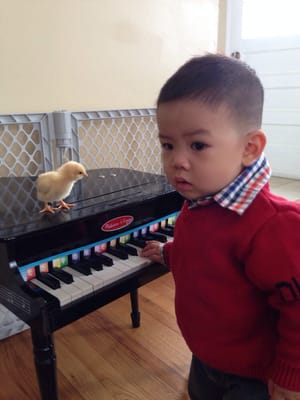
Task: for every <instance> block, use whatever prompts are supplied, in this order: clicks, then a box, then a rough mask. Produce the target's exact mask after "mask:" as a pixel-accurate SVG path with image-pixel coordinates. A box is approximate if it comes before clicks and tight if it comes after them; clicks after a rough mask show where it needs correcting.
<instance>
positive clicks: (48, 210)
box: [40, 203, 55, 214]
mask: <svg viewBox="0 0 300 400" xmlns="http://www.w3.org/2000/svg"><path fill="white" fill-rule="evenodd" d="M43 213H50V214H54V213H55V208H54V207H52V206H51V205H50V204H48V203H45V204H44V208H43V209H42V210H41V211H40V214H43Z"/></svg>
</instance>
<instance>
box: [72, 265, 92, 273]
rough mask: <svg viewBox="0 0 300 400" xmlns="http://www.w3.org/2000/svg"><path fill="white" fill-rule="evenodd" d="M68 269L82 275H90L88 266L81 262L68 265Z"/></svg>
mask: <svg viewBox="0 0 300 400" xmlns="http://www.w3.org/2000/svg"><path fill="white" fill-rule="evenodd" d="M69 267H70V268H73V269H75V271H78V272H80V273H81V274H82V275H91V274H92V271H91V268H90V266H89V265H86V264H85V263H81V262H75V263H70V264H69Z"/></svg>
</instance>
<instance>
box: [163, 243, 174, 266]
mask: <svg viewBox="0 0 300 400" xmlns="http://www.w3.org/2000/svg"><path fill="white" fill-rule="evenodd" d="M172 244H173V242H168V243H166V244H164V247H163V258H164V262H165V264H166V265H167V266H168V267H169V268H170V253H171V248H172Z"/></svg>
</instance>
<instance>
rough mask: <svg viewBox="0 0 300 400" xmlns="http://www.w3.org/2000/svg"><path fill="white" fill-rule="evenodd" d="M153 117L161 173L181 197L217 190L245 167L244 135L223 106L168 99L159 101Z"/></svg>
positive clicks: (192, 197) (195, 196) (198, 195)
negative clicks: (157, 131)
mask: <svg viewBox="0 0 300 400" xmlns="http://www.w3.org/2000/svg"><path fill="white" fill-rule="evenodd" d="M157 121H158V127H159V140H160V143H161V146H162V160H163V165H164V169H165V173H166V175H167V177H168V179H169V182H170V183H171V185H172V186H174V188H175V189H176V190H177V191H178V192H179V193H181V194H182V195H183V196H184V197H185V198H187V199H189V200H195V199H198V198H200V197H203V196H207V195H211V194H214V193H216V192H218V191H220V190H221V189H223V188H224V187H225V186H227V185H228V184H229V183H230V182H232V181H233V180H234V179H235V178H236V177H237V176H238V175H239V174H240V172H241V171H242V170H243V168H244V167H245V164H244V152H245V148H246V145H247V135H245V134H243V133H241V132H240V131H239V130H238V126H237V124H235V123H234V120H233V119H232V118H231V117H230V115H229V112H228V111H227V109H226V107H225V106H219V107H213V106H210V105H207V104H204V103H201V102H199V101H197V100H177V101H171V102H167V103H162V104H160V105H159V107H158V111H157Z"/></svg>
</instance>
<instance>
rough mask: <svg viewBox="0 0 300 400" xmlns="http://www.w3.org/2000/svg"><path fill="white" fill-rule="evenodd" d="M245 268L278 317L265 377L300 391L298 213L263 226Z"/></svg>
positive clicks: (284, 214)
mask: <svg viewBox="0 0 300 400" xmlns="http://www.w3.org/2000/svg"><path fill="white" fill-rule="evenodd" d="M245 268H246V274H247V275H248V277H249V278H250V279H251V281H252V282H253V283H254V284H255V285H256V286H257V287H259V288H260V289H261V290H262V291H264V292H265V293H266V295H267V297H268V302H269V304H270V306H271V307H272V308H273V309H274V310H276V313H277V315H278V324H277V330H278V331H277V337H278V340H277V346H276V354H274V362H273V365H272V367H271V370H270V376H269V377H268V378H270V379H272V380H273V381H274V382H275V383H276V384H277V385H279V386H281V387H283V388H286V389H288V390H292V391H299V392H300V213H299V211H297V210H296V209H295V210H288V211H284V212H283V211H282V212H279V213H277V214H276V215H274V216H272V217H271V218H270V219H269V220H268V221H267V222H266V223H264V225H263V226H262V228H261V229H260V230H259V232H257V234H256V235H255V237H254V239H253V241H252V244H251V246H250V252H249V254H248V256H247V258H246V265H245Z"/></svg>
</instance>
